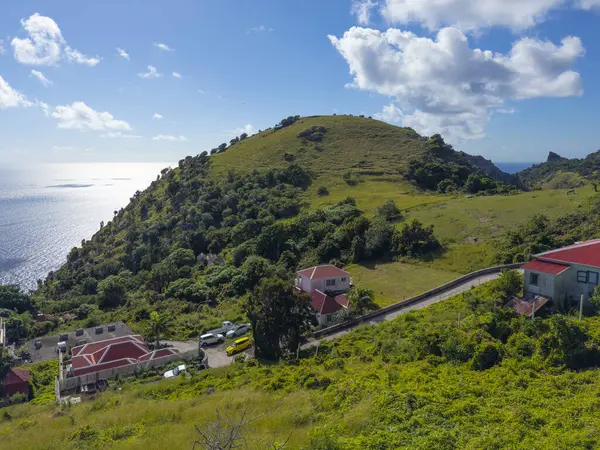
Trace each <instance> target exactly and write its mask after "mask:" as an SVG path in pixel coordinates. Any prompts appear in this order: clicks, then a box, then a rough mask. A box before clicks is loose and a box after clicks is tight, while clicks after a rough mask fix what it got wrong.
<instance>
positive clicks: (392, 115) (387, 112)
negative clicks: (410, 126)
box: [373, 103, 404, 123]
mask: <svg viewBox="0 0 600 450" xmlns="http://www.w3.org/2000/svg"><path fill="white" fill-rule="evenodd" d="M373 117H375V118H376V119H377V120H383V121H384V122H389V123H400V122H402V119H404V114H402V110H401V109H400V108H398V107H397V106H396V105H394V104H393V103H391V104H389V105H387V106H384V107H383V111H381V112H380V113H377V114H373Z"/></svg>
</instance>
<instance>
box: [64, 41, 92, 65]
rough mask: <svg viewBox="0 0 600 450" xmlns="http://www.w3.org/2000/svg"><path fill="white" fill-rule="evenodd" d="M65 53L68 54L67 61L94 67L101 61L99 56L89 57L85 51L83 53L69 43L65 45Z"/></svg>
mask: <svg viewBox="0 0 600 450" xmlns="http://www.w3.org/2000/svg"><path fill="white" fill-rule="evenodd" d="M65 55H66V58H67V61H73V62H76V63H78V64H85V65H87V66H90V67H94V66H96V65H98V63H99V62H100V58H99V57H98V56H94V57H92V58H89V57H87V56H85V55H84V54H83V53H81V52H80V51H79V50H75V49H73V48H71V47H69V46H68V45H67V46H66V47H65Z"/></svg>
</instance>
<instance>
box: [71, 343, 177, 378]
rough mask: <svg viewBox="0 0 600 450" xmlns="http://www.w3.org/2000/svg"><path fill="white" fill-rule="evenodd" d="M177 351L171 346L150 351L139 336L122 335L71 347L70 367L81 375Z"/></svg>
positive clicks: (172, 353)
mask: <svg viewBox="0 0 600 450" xmlns="http://www.w3.org/2000/svg"><path fill="white" fill-rule="evenodd" d="M177 353H178V352H177V350H175V349H171V348H165V349H160V350H155V351H150V349H149V348H148V346H147V345H146V343H145V342H144V340H143V339H142V337H141V336H123V337H116V338H113V339H106V340H104V341H98V342H92V343H89V344H84V345H80V346H78V347H73V349H72V350H71V354H72V358H71V367H72V372H73V376H81V375H88V374H91V373H97V372H101V371H103V370H108V369H115V368H117V367H123V366H131V365H136V364H139V363H140V362H147V361H149V360H153V359H158V358H162V357H165V356H171V355H174V354H177Z"/></svg>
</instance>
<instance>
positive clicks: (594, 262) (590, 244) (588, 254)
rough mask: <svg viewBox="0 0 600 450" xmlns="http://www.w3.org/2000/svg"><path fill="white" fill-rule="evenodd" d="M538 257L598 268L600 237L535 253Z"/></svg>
mask: <svg viewBox="0 0 600 450" xmlns="http://www.w3.org/2000/svg"><path fill="white" fill-rule="evenodd" d="M536 257H537V258H539V259H544V260H550V261H557V262H562V263H572V264H582V265H584V266H592V267H599V268H600V239H594V240H592V241H585V242H578V243H577V244H573V245H569V246H568V247H563V248H559V249H557V250H551V251H549V252H545V253H540V254H539V255H536Z"/></svg>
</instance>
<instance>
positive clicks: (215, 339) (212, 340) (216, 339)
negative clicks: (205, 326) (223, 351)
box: [200, 333, 225, 347]
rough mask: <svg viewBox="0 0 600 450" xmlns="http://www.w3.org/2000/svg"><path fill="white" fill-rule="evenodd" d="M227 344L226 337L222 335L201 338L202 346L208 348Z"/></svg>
mask: <svg viewBox="0 0 600 450" xmlns="http://www.w3.org/2000/svg"><path fill="white" fill-rule="evenodd" d="M223 342H225V337H224V336H223V335H222V334H213V333H207V334H203V335H202V336H200V345H201V346H202V347H206V346H208V345H215V344H222V343H223Z"/></svg>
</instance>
